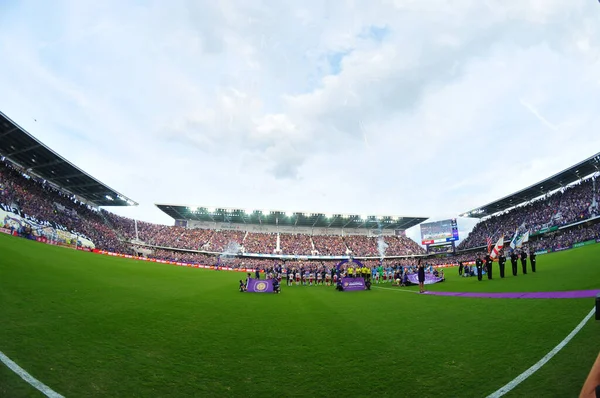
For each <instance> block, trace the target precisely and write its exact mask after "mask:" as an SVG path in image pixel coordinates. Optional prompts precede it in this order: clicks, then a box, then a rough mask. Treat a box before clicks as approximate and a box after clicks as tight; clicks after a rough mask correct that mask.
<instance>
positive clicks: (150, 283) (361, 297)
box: [0, 236, 600, 398]
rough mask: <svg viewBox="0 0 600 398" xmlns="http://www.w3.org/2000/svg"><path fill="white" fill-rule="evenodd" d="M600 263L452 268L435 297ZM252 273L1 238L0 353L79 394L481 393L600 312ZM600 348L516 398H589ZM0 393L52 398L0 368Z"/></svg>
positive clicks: (561, 285)
mask: <svg viewBox="0 0 600 398" xmlns="http://www.w3.org/2000/svg"><path fill="white" fill-rule="evenodd" d="M599 258H600V244H598V245H593V246H589V247H585V248H581V249H575V250H571V251H567V252H562V253H557V254H548V255H543V256H539V257H538V272H537V273H536V274H532V273H529V274H528V275H521V274H520V273H519V275H518V276H517V277H512V276H508V277H507V278H505V279H504V280H500V279H499V278H498V275H496V276H495V279H494V280H492V281H487V280H484V281H482V282H478V281H477V280H476V278H459V277H458V276H457V271H456V269H448V270H446V276H447V282H445V283H442V284H438V285H435V286H433V287H431V289H436V290H455V291H494V292H498V291H552V290H578V289H592V288H599V287H600V263H599V262H598V259H599ZM496 274H497V270H496ZM243 275H244V274H242V273H236V272H224V271H209V270H199V269H190V268H185V267H177V266H170V265H163V264H156V263H149V262H141V261H133V260H128V259H120V258H111V257H106V256H100V255H95V254H91V253H84V252H76V251H73V250H68V249H63V248H59V247H52V246H47V245H43V244H39V243H36V242H29V241H25V240H22V239H18V238H13V237H9V236H0V351H2V352H4V353H5V354H6V355H7V356H8V357H10V358H11V359H12V360H14V361H15V362H16V363H18V364H19V365H20V366H21V367H23V368H24V369H26V370H27V371H28V372H29V373H30V374H32V375H33V376H34V377H36V378H37V379H39V380H40V381H42V382H43V383H45V384H46V385H48V386H49V387H51V388H52V389H54V390H55V391H57V392H58V393H60V394H63V395H65V396H66V397H76V396H77V397H80V396H86V397H93V396H103V397H124V396H128V397H150V396H151V397H157V396H196V397H235V396H244V397H299V396H311V397H325V396H348V397H371V396H390V397H398V396H419V397H482V396H486V395H488V394H490V393H492V392H494V391H495V390H497V389H498V388H500V387H502V386H503V385H504V384H506V383H507V382H509V381H511V380H512V379H513V378H515V377H516V376H517V375H519V374H520V373H521V372H523V371H524V370H526V369H527V368H529V367H530V366H531V365H533V364H534V363H536V362H537V361H538V360H539V359H540V358H542V357H543V356H544V355H545V354H546V353H548V351H550V350H551V349H552V348H553V347H554V346H556V344H558V343H559V342H560V341H561V340H562V339H563V338H564V337H565V336H566V335H567V334H568V333H569V332H570V331H571V330H572V329H573V328H574V327H575V326H576V325H577V324H578V323H579V322H580V321H581V319H582V318H583V317H584V316H585V315H586V314H587V313H588V312H589V311H590V310H591V309H592V307H593V305H594V300H593V299H561V300H535V299H527V300H521V299H476V298H462V297H436V296H427V295H419V294H408V293H403V292H400V291H393V290H387V289H376V288H374V289H373V290H372V291H361V292H347V293H346V292H345V293H341V292H336V291H334V289H333V288H327V287H320V286H319V287H301V286H293V287H287V286H285V284H284V285H283V292H282V294H280V295H271V294H269V295H266V294H242V293H239V292H238V291H237V285H238V280H239V279H240V278H242V277H243ZM388 287H389V286H388ZM404 290H414V288H408V289H404ZM599 341H600V322H598V321H594V320H591V321H590V322H588V323H587V324H586V326H585V327H584V328H583V329H582V330H581V332H580V333H579V334H578V335H577V336H576V337H575V338H574V339H573V340H572V341H571V342H570V343H569V344H568V345H567V346H566V347H565V348H564V349H563V350H562V351H561V352H560V353H559V354H557V355H556V356H555V357H554V358H553V359H552V360H551V361H550V362H549V363H548V364H546V365H545V366H544V367H543V368H542V369H540V370H539V371H538V372H537V373H535V374H534V375H533V376H531V377H530V378H529V379H527V380H526V381H525V382H523V383H522V384H521V385H519V386H518V387H517V388H516V389H515V390H513V391H512V392H511V393H510V394H508V396H513V397H532V396H552V397H568V396H577V394H578V393H579V389H580V388H581V385H582V384H583V381H584V379H585V377H586V375H587V373H588V371H589V368H590V367H591V365H592V363H593V360H594V359H595V357H596V355H597V354H598V351H599V345H598V342H599ZM0 396H7V397H17V398H18V397H40V396H42V395H41V394H40V393H39V392H38V391H37V390H35V389H33V388H32V387H30V386H29V385H28V384H27V383H26V382H24V381H23V380H21V379H20V378H19V377H18V376H17V375H15V374H14V373H12V372H11V371H10V370H9V369H8V368H6V367H5V366H3V365H1V364H0Z"/></svg>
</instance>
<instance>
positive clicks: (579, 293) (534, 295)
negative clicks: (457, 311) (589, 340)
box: [426, 289, 600, 299]
mask: <svg viewBox="0 0 600 398" xmlns="http://www.w3.org/2000/svg"><path fill="white" fill-rule="evenodd" d="M426 294H430V295H433V296H454V297H478V298H530V299H559V298H569V299H572V298H586V297H596V296H597V295H598V294H600V289H594V290H571V291H568V292H522V293H475V292H426Z"/></svg>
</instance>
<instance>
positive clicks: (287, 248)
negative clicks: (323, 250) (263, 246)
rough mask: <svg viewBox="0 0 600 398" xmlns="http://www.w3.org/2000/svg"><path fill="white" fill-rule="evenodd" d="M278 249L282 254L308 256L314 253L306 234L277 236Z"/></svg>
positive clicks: (308, 236)
mask: <svg viewBox="0 0 600 398" xmlns="http://www.w3.org/2000/svg"><path fill="white" fill-rule="evenodd" d="M279 248H280V249H281V253H282V254H296V255H310V254H313V252H314V249H313V244H312V241H311V239H310V235H306V234H279Z"/></svg>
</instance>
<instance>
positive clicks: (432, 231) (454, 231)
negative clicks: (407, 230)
mask: <svg viewBox="0 0 600 398" xmlns="http://www.w3.org/2000/svg"><path fill="white" fill-rule="evenodd" d="M456 240H458V224H457V223H456V218H452V219H449V220H442V221H436V222H429V223H424V224H421V243H422V244H423V245H431V244H434V243H443V242H453V241H456Z"/></svg>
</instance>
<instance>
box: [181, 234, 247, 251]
mask: <svg viewBox="0 0 600 398" xmlns="http://www.w3.org/2000/svg"><path fill="white" fill-rule="evenodd" d="M188 231H198V230H197V229H196V230H194V229H191V230H188ZM200 231H204V233H205V232H206V231H208V230H206V229H204V230H200ZM245 234H246V232H244V231H215V233H213V234H212V237H211V238H210V242H209V245H208V250H209V251H211V252H217V253H223V252H225V251H226V252H227V253H232V252H235V253H240V252H241V247H242V244H243V242H244V235H245Z"/></svg>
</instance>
